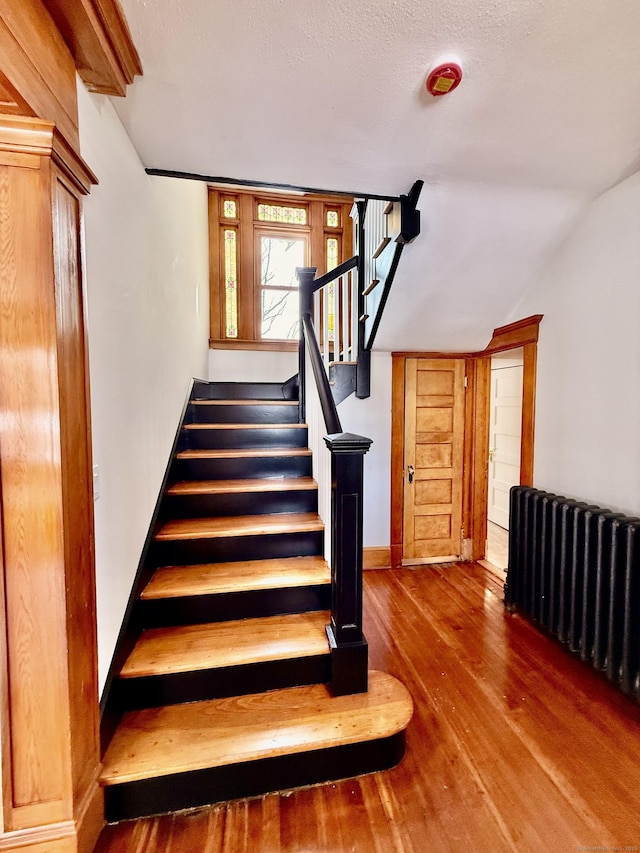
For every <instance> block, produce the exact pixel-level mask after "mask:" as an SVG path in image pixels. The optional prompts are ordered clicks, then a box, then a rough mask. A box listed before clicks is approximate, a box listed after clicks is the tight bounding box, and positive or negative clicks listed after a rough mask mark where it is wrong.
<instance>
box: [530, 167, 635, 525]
mask: <svg viewBox="0 0 640 853" xmlns="http://www.w3.org/2000/svg"><path fill="white" fill-rule="evenodd" d="M534 313H540V314H544V315H545V316H544V320H543V321H542V324H541V327H540V343H539V355H538V379H537V405H536V441H535V485H536V486H538V487H540V488H544V489H547V490H549V491H554V492H557V493H560V494H565V495H567V496H570V497H580V498H585V499H588V500H590V501H593V502H594V503H596V504H598V505H601V506H609V507H611V508H613V509H618V510H622V511H624V512H629V513H632V514H638V513H640V393H639V389H640V173H639V174H636V175H634V176H633V177H631V178H629V179H628V180H626V181H625V182H624V183H622V184H620V185H619V186H617V187H615V188H614V189H612V190H610V191H609V192H607V193H606V194H605V195H603V196H601V197H600V198H598V199H596V200H595V201H594V202H593V203H592V204H591V205H590V207H589V208H588V210H587V212H586V213H585V215H584V216H583V217H582V219H581V220H580V221H579V223H578V224H577V226H576V227H575V229H574V231H573V232H572V234H571V236H570V237H569V238H568V240H567V241H566V242H565V243H564V244H563V246H562V248H561V249H560V250H559V251H558V252H557V253H556V255H555V257H554V258H553V260H552V261H551V262H550V264H549V265H548V267H547V269H546V271H545V273H544V274H543V276H542V277H541V279H540V283H539V285H538V287H537V288H535V289H534V290H532V291H531V292H530V293H529V295H528V296H527V297H526V298H525V300H524V301H523V302H522V303H521V305H520V306H519V308H518V310H517V311H516V312H515V313H514V318H515V317H524V316H527V315H529V314H534Z"/></svg>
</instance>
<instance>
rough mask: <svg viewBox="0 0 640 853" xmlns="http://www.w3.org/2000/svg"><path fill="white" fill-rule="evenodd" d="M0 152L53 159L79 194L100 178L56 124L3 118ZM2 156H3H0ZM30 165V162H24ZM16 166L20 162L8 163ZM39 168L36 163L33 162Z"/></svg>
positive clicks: (5, 116)
mask: <svg viewBox="0 0 640 853" xmlns="http://www.w3.org/2000/svg"><path fill="white" fill-rule="evenodd" d="M0 152H3V153H4V152H6V153H9V154H11V155H18V156H19V155H36V156H38V157H51V158H52V160H53V162H54V163H55V164H56V166H58V168H59V169H60V170H61V171H62V172H63V173H64V174H65V176H66V177H67V179H68V180H70V181H71V183H72V184H73V185H74V187H75V188H76V189H77V190H78V192H80V193H82V194H83V195H86V194H87V193H88V192H89V191H90V190H91V186H92V185H93V184H97V183H98V179H97V178H96V176H95V175H94V173H93V172H92V171H91V169H90V168H89V167H88V166H87V164H86V163H85V162H84V160H83V159H82V158H81V157H80V155H79V154H78V153H77V152H76V150H75V149H74V148H72V147H71V145H69V143H68V142H67V140H66V139H65V138H64V137H63V136H61V135H60V133H59V132H58V131H57V129H56V126H55V124H54V123H53V122H50V121H44V120H42V119H39V118H28V117H24V116H14V115H0ZM0 157H2V153H0ZM22 162H23V164H24V165H25V166H26V165H27V162H28V161H27V160H23V161H22ZM5 163H6V164H13V165H17V161H16V160H15V159H14V160H11V159H9V160H5ZM32 165H33V167H34V168H37V164H36V162H35V161H33V163H32Z"/></svg>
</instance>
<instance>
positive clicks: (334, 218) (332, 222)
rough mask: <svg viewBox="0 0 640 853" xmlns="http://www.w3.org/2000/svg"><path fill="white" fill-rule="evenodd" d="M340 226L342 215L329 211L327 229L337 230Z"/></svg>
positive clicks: (335, 211)
mask: <svg viewBox="0 0 640 853" xmlns="http://www.w3.org/2000/svg"><path fill="white" fill-rule="evenodd" d="M339 225H340V214H339V213H338V211H337V210H327V227H328V228H337V227H338V226H339Z"/></svg>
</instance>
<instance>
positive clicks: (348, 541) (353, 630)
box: [324, 433, 372, 696]
mask: <svg viewBox="0 0 640 853" xmlns="http://www.w3.org/2000/svg"><path fill="white" fill-rule="evenodd" d="M324 440H325V443H326V445H327V447H328V448H329V450H330V451H331V526H332V531H331V624H330V625H328V626H327V635H328V637H329V643H330V646H331V672H332V675H331V692H332V693H333V694H334V695H335V696H344V695H347V694H350V693H365V692H366V690H367V684H368V649H367V641H366V640H365V638H364V634H363V632H362V524H363V512H362V503H363V500H362V499H363V467H364V466H363V462H364V459H363V457H364V454H365V453H366V452H367V451H368V450H369V448H370V447H371V444H372V442H371V439H370V438H364V437H363V436H361V435H352V434H351V433H339V434H337V435H328V436H326V437H325V439H324Z"/></svg>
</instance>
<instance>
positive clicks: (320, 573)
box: [141, 557, 331, 600]
mask: <svg viewBox="0 0 640 853" xmlns="http://www.w3.org/2000/svg"><path fill="white" fill-rule="evenodd" d="M330 580H331V572H330V570H329V567H328V565H327V562H326V560H325V559H324V558H323V557H290V558H288V559H280V560H278V559H274V560H245V561H239V562H236V563H207V564H202V565H194V566H163V567H161V568H159V569H157V570H156V572H155V574H154V575H153V577H152V578H151V580H150V581H149V583H148V584H147V586H146V588H145V589H144V590H143V592H142V596H141V597H142V598H143V599H146V600H151V599H159V598H180V597H183V596H190V595H214V594H222V593H229V592H244V591H248V590H259V589H278V588H290V587H297V586H314V585H319V584H323V583H329V582H330Z"/></svg>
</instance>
